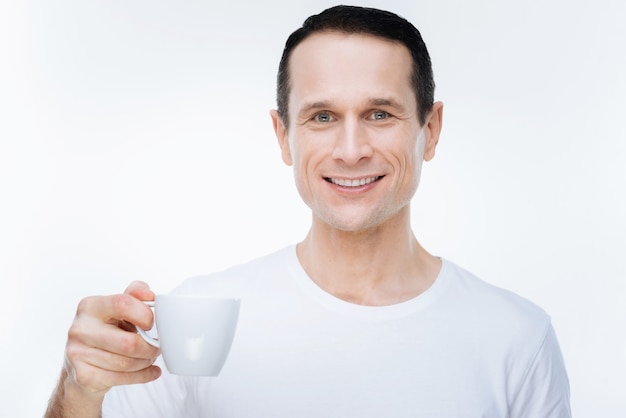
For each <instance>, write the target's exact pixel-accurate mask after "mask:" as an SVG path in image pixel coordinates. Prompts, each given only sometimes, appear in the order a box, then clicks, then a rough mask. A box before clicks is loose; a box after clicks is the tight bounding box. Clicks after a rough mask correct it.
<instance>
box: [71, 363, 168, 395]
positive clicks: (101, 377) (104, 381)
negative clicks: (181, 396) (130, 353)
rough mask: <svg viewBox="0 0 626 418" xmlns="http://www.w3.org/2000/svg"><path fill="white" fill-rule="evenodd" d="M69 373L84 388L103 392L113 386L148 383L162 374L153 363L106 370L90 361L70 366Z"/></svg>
mask: <svg viewBox="0 0 626 418" xmlns="http://www.w3.org/2000/svg"><path fill="white" fill-rule="evenodd" d="M68 374H69V375H70V376H71V378H72V380H74V381H75V382H76V383H77V384H78V385H79V386H81V387H82V388H83V389H86V390H88V391H90V392H102V391H107V390H108V389H109V388H111V387H113V386H119V385H130V384H135V383H147V382H151V381H153V380H156V379H157V378H158V377H159V376H161V368H160V367H158V366H154V365H151V366H148V367H146V368H145V369H142V370H138V371H133V372H117V371H111V370H105V369H102V368H100V367H97V366H93V365H91V364H89V363H79V364H78V365H74V367H73V368H70V370H68Z"/></svg>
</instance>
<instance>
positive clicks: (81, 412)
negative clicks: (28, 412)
mask: <svg viewBox="0 0 626 418" xmlns="http://www.w3.org/2000/svg"><path fill="white" fill-rule="evenodd" d="M103 400H104V393H103V392H98V393H89V392H87V391H85V390H84V389H82V388H80V387H79V386H78V384H77V383H76V382H74V381H73V380H72V379H69V378H68V374H67V371H66V369H65V368H63V371H62V373H61V378H60V379H59V383H58V385H57V387H56V389H55V391H54V393H53V394H52V397H51V398H50V402H49V404H48V409H47V410H46V414H45V415H44V418H74V417H76V418H78V417H80V418H99V417H101V416H102V413H101V411H102V401H103Z"/></svg>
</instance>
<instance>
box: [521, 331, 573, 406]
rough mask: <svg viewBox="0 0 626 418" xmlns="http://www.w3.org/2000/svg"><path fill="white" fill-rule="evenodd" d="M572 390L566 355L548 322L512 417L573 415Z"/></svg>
mask: <svg viewBox="0 0 626 418" xmlns="http://www.w3.org/2000/svg"><path fill="white" fill-rule="evenodd" d="M571 416H572V413H571V408H570V389H569V380H568V377H567V372H566V370H565V363H564V361H563V355H562V354H561V349H560V347H559V343H558V341H557V338H556V334H555V332H554V328H553V327H552V325H549V326H548V328H547V331H546V335H545V337H544V339H543V342H542V344H541V346H540V347H539V350H538V351H537V354H536V356H535V357H534V359H533V361H532V363H531V364H530V367H529V368H528V371H527V373H526V375H525V379H524V381H523V383H522V386H521V388H520V390H519V391H518V393H517V396H516V397H515V399H514V401H513V403H512V405H511V408H510V417H511V418H570V417H571Z"/></svg>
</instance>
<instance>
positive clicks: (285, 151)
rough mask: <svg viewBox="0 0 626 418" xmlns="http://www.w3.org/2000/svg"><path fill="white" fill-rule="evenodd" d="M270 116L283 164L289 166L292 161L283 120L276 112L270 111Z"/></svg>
mask: <svg viewBox="0 0 626 418" xmlns="http://www.w3.org/2000/svg"><path fill="white" fill-rule="evenodd" d="M270 116H271V117H272V125H273V126H274V133H275V134H276V139H277V140H278V145H279V146H280V151H281V154H282V157H283V161H284V163H285V164H287V165H291V164H292V163H293V160H292V159H291V149H290V148H289V135H288V134H287V128H286V127H285V123H284V122H283V118H282V117H281V116H280V113H278V110H271V111H270Z"/></svg>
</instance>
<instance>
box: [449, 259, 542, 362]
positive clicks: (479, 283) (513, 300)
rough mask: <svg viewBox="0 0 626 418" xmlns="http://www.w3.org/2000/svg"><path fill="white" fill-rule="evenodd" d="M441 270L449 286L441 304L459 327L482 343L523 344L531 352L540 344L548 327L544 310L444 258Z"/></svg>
mask: <svg viewBox="0 0 626 418" xmlns="http://www.w3.org/2000/svg"><path fill="white" fill-rule="evenodd" d="M444 270H445V275H446V281H447V283H448V289H447V291H446V295H447V297H446V298H444V300H445V302H443V303H444V304H445V305H447V309H449V310H450V311H452V312H454V315H456V316H457V317H458V321H459V322H460V323H461V326H464V327H467V329H469V330H472V332H474V333H477V334H479V335H481V336H482V337H483V338H484V340H485V342H490V343H495V344H500V343H503V344H506V345H509V347H515V346H518V347H522V346H523V347H527V348H528V349H530V350H531V352H532V351H534V350H537V349H538V348H539V347H540V346H541V344H542V342H543V341H544V339H545V338H546V335H547V334H548V332H549V330H550V328H551V320H550V316H549V315H548V314H547V313H546V311H545V310H544V309H542V308H541V307H540V306H538V305H536V304H535V303H533V302H532V301H530V300H529V299H526V298H524V297H522V296H520V295H518V294H516V293H514V292H512V291H510V290H507V289H503V288H500V287H497V286H494V285H492V284H490V283H487V282H486V281H484V280H482V279H480V278H478V277H477V276H476V275H474V274H473V273H471V272H469V271H467V270H465V269H463V268H461V267H459V266H457V265H456V264H454V263H452V262H449V261H446V260H444V269H442V274H444ZM529 355H531V353H529Z"/></svg>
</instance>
